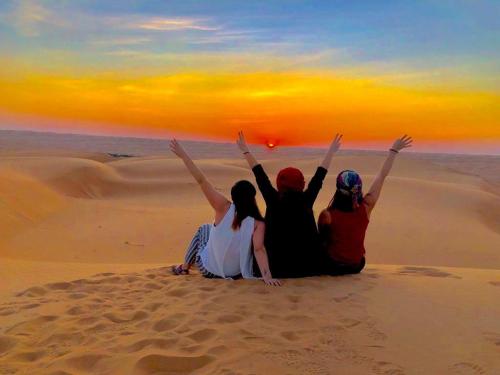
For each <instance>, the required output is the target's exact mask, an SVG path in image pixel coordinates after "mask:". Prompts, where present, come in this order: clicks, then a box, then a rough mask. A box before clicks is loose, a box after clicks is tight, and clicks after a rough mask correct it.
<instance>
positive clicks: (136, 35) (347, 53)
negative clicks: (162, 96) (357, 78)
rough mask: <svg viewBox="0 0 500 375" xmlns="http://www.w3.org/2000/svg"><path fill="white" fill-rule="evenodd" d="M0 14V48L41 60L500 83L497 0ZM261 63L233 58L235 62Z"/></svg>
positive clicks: (10, 6)
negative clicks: (194, 62) (192, 61)
mask: <svg viewBox="0 0 500 375" xmlns="http://www.w3.org/2000/svg"><path fill="white" fill-rule="evenodd" d="M0 14H1V16H0V37H1V40H2V43H1V46H0V53H1V54H2V56H10V57H12V56H19V57H20V58H21V59H24V60H25V61H26V60H29V59H30V58H32V59H38V62H39V63H40V64H41V65H43V64H44V61H43V59H41V60H40V59H39V58H38V57H39V56H40V54H42V55H43V56H46V57H47V60H49V61H48V62H46V65H50V62H51V61H50V57H51V54H52V53H53V52H54V51H56V52H57V55H58V56H60V55H61V54H62V53H67V59H68V60H69V61H70V63H68V64H67V65H71V62H73V63H80V64H81V65H84V66H92V67H93V68H96V67H99V66H103V67H109V66H117V65H118V66H128V65H131V66H134V63H135V60H137V57H140V58H141V61H140V64H142V65H143V64H145V63H146V64H150V65H151V66H157V65H161V64H162V63H163V62H164V61H162V60H163V59H162V56H161V55H162V54H163V55H164V56H163V57H165V58H166V59H165V60H168V57H169V56H168V54H200V56H201V55H203V54H205V55H210V54H218V56H223V54H225V53H227V54H230V55H231V54H233V55H234V54H242V55H243V56H245V54H249V55H250V54H259V55H261V56H265V55H269V56H271V57H277V58H279V59H283V60H284V61H285V63H283V64H270V65H269V69H277V70H280V69H281V70H290V69H297V68H299V69H300V68H309V67H313V68H324V69H359V73H360V74H362V73H363V72H364V71H367V72H368V74H370V75H373V74H393V75H397V74H399V75H401V76H406V79H409V80H410V81H411V83H412V84H414V83H415V81H418V77H420V79H421V82H422V83H423V84H424V85H425V84H428V83H431V82H432V80H433V79H436V74H435V73H436V72H438V73H439V74H438V75H439V79H438V81H439V80H444V81H452V80H453V79H454V78H460V77H461V79H460V82H462V81H464V82H465V83H461V84H462V85H465V86H471V87H474V88H476V87H480V88H484V89H487V90H494V91H496V90H497V89H498V88H499V87H498V78H497V77H498V76H499V75H500V74H499V73H500V68H499V61H500V59H499V57H500V56H499V55H500V52H499V51H500V21H499V20H500V2H499V1H471V0H470V1H464V0H457V1H447V0H441V1H438V0H434V1H426V0H422V1H297V0H290V1H244V2H243V1H158V0H153V1H131V0H125V1H88V0H86V1H84V0H81V1H78V0H76V1H54V0H46V1H43V0H38V1H35V0H24V1H13V0H6V1H3V2H2V3H1V4H0ZM155 20H157V23H156V24H154V22H155ZM162 20H169V21H172V20H178V21H179V22H180V23H179V24H177V25H172V24H167V25H164V24H162V23H161V22H162ZM182 22H184V24H183V23H182ZM147 25H149V26H150V28H147V27H146V26H147ZM145 57H149V59H146V58H145ZM155 57H157V58H155ZM58 59H60V57H58ZM287 59H288V60H289V62H290V63H289V64H287V63H286V60H287ZM146 60H147V61H146ZM222 60H223V59H222ZM201 62H203V58H202V59H201ZM56 63H57V61H56ZM175 63H176V62H175V61H174V62H173V63H169V61H165V66H169V65H175ZM212 63H213V61H211V62H209V64H212ZM215 65H216V66H217V64H215ZM222 65H224V64H222ZM262 65H263V66H261V65H259V63H258V62H257V63H256V62H254V61H253V59H252V58H249V61H248V63H247V64H245V63H244V62H243V63H242V62H241V59H240V60H239V63H238V65H237V66H236V67H235V69H252V67H253V66H254V67H256V69H257V70H264V69H265V68H266V67H265V62H264V63H263V64H262ZM188 67H190V65H189V64H188ZM394 73H395V74H394ZM426 73H427V74H426ZM411 77H413V78H411ZM448 77H449V78H448ZM402 80H403V81H404V79H402ZM417 83H418V82H417ZM438 83H439V82H438ZM447 83H449V82H447Z"/></svg>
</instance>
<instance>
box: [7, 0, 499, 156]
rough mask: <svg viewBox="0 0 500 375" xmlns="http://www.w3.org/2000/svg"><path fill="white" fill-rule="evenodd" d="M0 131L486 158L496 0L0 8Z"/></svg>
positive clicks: (495, 142) (128, 1)
mask: <svg viewBox="0 0 500 375" xmlns="http://www.w3.org/2000/svg"><path fill="white" fill-rule="evenodd" d="M0 59H1V68H0V128H4V129H30V130H41V131H57V132H72V133H86V134H111V135H130V136H141V137H170V136H172V135H175V136H179V137H181V138H191V139H211V140H223V141H224V140H232V139H234V138H235V134H236V133H237V131H238V130H239V129H243V130H245V131H246V133H247V137H248V138H249V139H250V140H251V141H252V142H256V143H264V142H266V141H272V142H276V143H278V144H280V145H321V144H324V143H326V142H327V141H328V140H329V139H330V138H331V136H332V134H334V133H335V132H337V131H340V132H343V133H344V135H345V138H346V139H347V140H350V141H351V144H352V145H353V146H356V145H357V146H358V147H363V146H366V145H371V144H375V145H376V144H377V143H378V142H387V141H388V140H390V139H392V138H394V137H395V136H397V135H400V134H402V133H408V134H412V135H413V136H414V137H415V138H416V139H417V140H418V141H419V142H420V144H421V145H427V146H426V147H427V148H426V150H433V149H435V150H436V151H440V150H445V151H446V150H447V149H453V150H455V151H460V150H461V149H463V151H464V152H466V151H468V149H470V150H474V151H478V150H479V151H481V149H482V147H484V151H485V152H496V151H498V152H496V153H500V2H499V1H494V0H491V1H481V0H477V1H473V0H456V1H451V0H421V1H377V0H370V1H333V0H331V1H296V0H290V1H285V0H280V1H278V0H267V1H217V0H213V1H190V0H184V1H159V0H149V1H132V0H121V1H101V0H99V1H97V0H81V1H79V0H74V1H70V0H59V1H56V0H45V1H44V0H37V1H35V0H24V1H22V0H19V1H15V0H3V1H1V2H0Z"/></svg>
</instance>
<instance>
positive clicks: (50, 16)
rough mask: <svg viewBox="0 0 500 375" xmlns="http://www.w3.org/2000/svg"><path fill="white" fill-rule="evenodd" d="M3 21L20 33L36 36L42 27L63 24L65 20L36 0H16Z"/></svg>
mask: <svg viewBox="0 0 500 375" xmlns="http://www.w3.org/2000/svg"><path fill="white" fill-rule="evenodd" d="M4 21H6V22H9V23H11V24H12V25H13V26H14V27H15V29H16V30H17V31H18V32H19V33H20V34H22V35H24V36H28V37H36V36H39V35H40V33H41V29H42V28H43V27H46V26H49V25H52V26H64V25H65V24H66V22H65V21H64V20H62V19H61V18H59V17H57V16H56V14H55V13H54V12H52V11H51V10H50V9H49V8H47V7H45V6H44V5H42V3H40V2H39V1H37V0H16V1H14V2H13V6H12V10H11V12H9V14H8V15H7V17H5V18H4Z"/></svg>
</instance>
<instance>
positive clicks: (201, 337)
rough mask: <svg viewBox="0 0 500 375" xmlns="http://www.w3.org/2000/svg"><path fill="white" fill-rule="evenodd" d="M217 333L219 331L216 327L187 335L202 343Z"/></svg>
mask: <svg viewBox="0 0 500 375" xmlns="http://www.w3.org/2000/svg"><path fill="white" fill-rule="evenodd" d="M216 335H217V331H216V330H215V329H211V328H204V329H200V330H198V331H195V332H193V333H191V334H189V335H187V337H189V338H190V339H192V340H194V341H195V342H197V343H200V342H205V341H207V340H210V339H211V338H212V337H215V336H216Z"/></svg>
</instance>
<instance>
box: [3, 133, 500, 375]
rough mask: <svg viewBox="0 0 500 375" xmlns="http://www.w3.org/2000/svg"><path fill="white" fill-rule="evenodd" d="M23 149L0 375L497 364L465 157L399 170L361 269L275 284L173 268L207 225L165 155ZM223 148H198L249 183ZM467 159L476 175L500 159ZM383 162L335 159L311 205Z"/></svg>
mask: <svg viewBox="0 0 500 375" xmlns="http://www.w3.org/2000/svg"><path fill="white" fill-rule="evenodd" d="M4 141H5V140H4ZM16 147H17V149H9V150H4V151H3V152H2V155H1V156H0V181H1V183H0V279H1V283H0V374H4V373H5V374H54V375H55V374H74V375H77V374H188V373H189V374H190V373H193V374H210V373H213V374H269V373H276V374H371V373H373V374H445V373H457V374H495V373H498V371H499V370H500V323H499V319H498V317H499V316H500V302H499V301H500V298H499V297H500V252H499V251H498V249H499V248H500V198H499V196H498V195H497V191H496V190H495V186H494V185H492V184H491V183H490V182H489V181H485V180H484V179H483V178H481V173H473V172H474V171H472V172H471V174H465V173H464V171H463V170H459V171H457V170H454V169H452V167H453V163H455V164H456V163H457V161H456V160H457V158H456V157H454V158H453V157H450V158H449V161H448V160H447V159H446V158H443V157H440V160H439V163H433V162H432V160H429V157H428V155H426V156H422V157H419V156H418V155H416V154H413V155H407V156H405V155H402V157H401V158H400V159H399V160H398V161H397V163H396V165H395V168H394V169H393V173H391V176H390V177H389V178H388V180H387V183H386V186H385V187H384V190H383V193H382V197H381V200H380V202H379V204H378V207H377V208H376V209H375V211H374V212H373V215H372V219H371V221H372V223H371V224H370V227H369V230H368V233H367V240H366V247H367V252H368V253H367V259H368V266H367V268H366V270H365V271H364V272H363V273H362V274H360V275H355V276H346V277H336V278H333V277H315V278H307V279H300V280H286V281H285V282H284V286H283V287H281V288H270V287H266V286H265V285H264V284H263V283H262V282H260V281H246V280H240V281H226V280H207V279H203V278H202V277H201V276H200V275H197V274H196V273H195V274H193V275H190V276H188V277H175V276H172V275H170V273H169V271H168V266H169V265H170V264H174V263H177V262H179V261H181V260H182V256H183V253H184V250H185V247H186V245H187V243H188V242H189V240H190V238H191V236H192V234H193V233H194V231H195V230H196V228H197V226H198V225H200V224H201V223H205V222H209V221H210V220H211V210H210V209H209V207H208V205H207V204H206V203H205V201H204V199H203V196H202V195H201V193H200V192H199V189H198V187H197V186H196V184H195V183H193V181H192V180H191V178H190V176H189V175H188V174H187V172H186V171H185V170H184V168H183V166H182V164H181V162H179V161H178V160H176V159H174V158H172V156H171V155H168V154H165V155H161V154H159V153H156V155H152V154H149V155H148V154H143V155H139V156H136V157H131V158H116V157H112V156H110V155H108V154H106V153H103V152H102V150H99V149H92V147H87V148H88V149H87V150H81V149H75V150H68V148H70V147H61V148H60V149H56V148H53V149H50V150H49V149H47V148H44V149H39V150H36V149H35V150H29V152H28V151H27V150H26V149H23V148H22V147H21V146H19V145H17V146H16ZM190 147H191V148H192V149H194V148H196V147H198V146H197V145H196V144H194V145H191V146H190ZM217 147H218V146H216V145H211V146H210V147H209V146H204V148H203V147H201V146H200V147H198V148H197V149H196V151H197V157H198V158H199V159H200V160H199V161H198V162H199V164H200V166H201V167H202V168H203V170H204V171H205V172H206V174H207V176H208V177H209V178H210V179H211V180H212V181H213V182H214V184H215V185H216V186H217V187H218V188H219V189H221V191H223V192H225V193H228V191H229V189H230V187H231V185H232V183H233V182H234V181H236V180H237V179H242V178H245V179H250V180H252V176H251V174H250V173H249V171H248V169H247V168H246V166H245V164H244V163H243V162H242V161H241V160H238V159H234V158H232V157H228V155H227V154H223V155H220V154H217V152H215V153H214V152H212V153H211V154H209V153H208V152H209V151H210V150H215V149H217ZM165 148H166V147H165ZM111 151H113V152H114V151H119V152H123V151H124V150H123V149H122V148H120V149H113V150H111ZM125 151H126V150H125ZM316 153H317V152H316V151H311V152H310V153H306V154H305V155H306V156H305V157H304V158H299V157H298V154H297V152H295V153H293V152H290V153H285V152H282V153H280V152H278V153H275V154H273V155H271V156H270V157H268V158H266V159H267V160H265V161H264V165H265V167H266V169H267V170H268V171H269V172H270V174H272V175H273V176H274V175H275V174H276V172H277V171H278V170H279V168H280V167H282V166H288V165H295V166H298V167H300V168H302V169H303V171H304V172H305V173H306V175H307V176H311V175H312V173H313V172H314V170H315V168H316V166H317V164H318V161H317V158H316ZM214 154H215V157H217V158H216V159H214V158H208V156H211V157H214ZM259 156H260V157H265V156H266V154H265V153H264V152H261V153H260V154H259ZM472 158H473V157H470V158H469V159H471V160H472ZM474 158H475V159H474V160H473V161H470V165H475V166H477V165H479V166H480V168H478V170H479V171H484V170H489V171H491V170H492V168H491V166H489V165H487V163H490V162H491V163H492V164H491V165H498V164H496V163H498V159H497V158H495V157H493V158H489V157H483V158H481V159H478V158H480V157H474ZM382 160H383V157H382V156H381V155H380V154H378V153H363V152H344V153H341V154H340V155H339V156H338V157H337V158H335V159H334V162H333V165H332V168H331V174H330V175H329V176H328V178H327V180H326V182H325V186H324V189H323V190H322V192H321V193H320V196H319V198H318V201H317V203H316V206H315V211H316V213H318V212H319V211H320V210H321V209H322V208H323V207H324V206H325V205H326V204H327V202H328V201H329V199H330V197H331V195H332V194H333V191H334V177H335V176H334V175H335V174H336V172H338V171H340V170H341V169H343V168H348V167H349V168H354V169H356V170H358V171H359V172H360V173H361V174H362V176H363V178H364V181H365V184H369V183H370V181H371V180H372V179H373V176H374V175H375V173H376V171H377V169H378V168H379V166H380V164H381V162H382ZM447 162H448V163H449V164H448V165H447V164H446V163H447ZM462 165H463V163H462ZM497 168H498V167H497ZM493 170H494V169H493ZM493 178H498V176H495V175H494V176H493ZM259 203H260V205H261V207H262V208H264V205H263V202H262V200H261V199H260V197H259Z"/></svg>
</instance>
